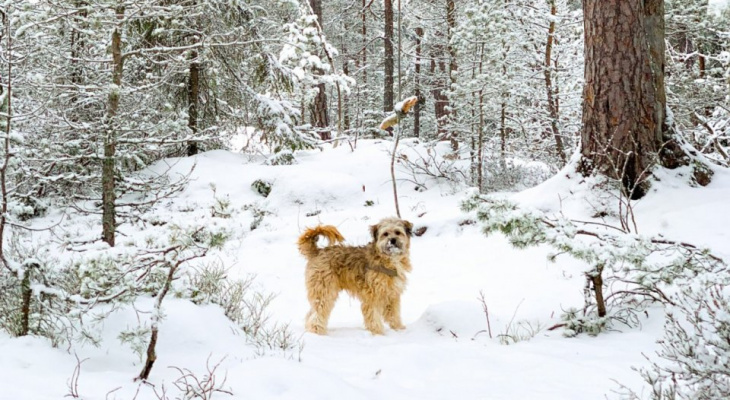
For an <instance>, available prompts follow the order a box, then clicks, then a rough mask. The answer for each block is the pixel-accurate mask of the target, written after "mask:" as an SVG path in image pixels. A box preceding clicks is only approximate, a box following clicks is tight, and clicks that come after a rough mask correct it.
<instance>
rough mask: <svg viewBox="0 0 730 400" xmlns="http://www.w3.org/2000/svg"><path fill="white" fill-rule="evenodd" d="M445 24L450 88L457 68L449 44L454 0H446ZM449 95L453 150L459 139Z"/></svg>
mask: <svg viewBox="0 0 730 400" xmlns="http://www.w3.org/2000/svg"><path fill="white" fill-rule="evenodd" d="M446 25H447V27H448V29H447V39H448V42H447V43H448V44H447V45H446V46H447V48H448V53H449V79H448V82H449V83H450V85H449V88H448V89H449V90H451V87H452V86H453V85H455V84H456V73H457V70H458V66H457V64H456V47H454V46H453V45H452V44H451V39H452V37H453V35H454V29H455V28H456V5H455V3H454V0H446ZM449 104H450V102H449V97H448V96H446V110H447V112H448V115H449V117H448V119H449V122H451V124H449V125H451V133H450V135H449V141H450V142H451V149H452V150H453V151H457V150H459V141H458V132H457V130H456V129H455V128H454V126H453V122H454V119H455V117H456V110H453V109H450V107H449Z"/></svg>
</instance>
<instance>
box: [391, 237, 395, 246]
mask: <svg viewBox="0 0 730 400" xmlns="http://www.w3.org/2000/svg"><path fill="white" fill-rule="evenodd" d="M390 244H392V245H394V246H395V244H396V241H395V238H393V239H390Z"/></svg>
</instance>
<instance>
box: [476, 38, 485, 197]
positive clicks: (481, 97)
mask: <svg viewBox="0 0 730 400" xmlns="http://www.w3.org/2000/svg"><path fill="white" fill-rule="evenodd" d="M483 65H484V44H482V45H481V46H480V47H479V76H482V73H483V72H482V71H483V70H482V68H483ZM483 151H484V89H483V88H482V89H479V136H478V140H477V159H478V162H477V165H478V168H479V171H477V185H478V186H477V187H478V188H479V193H482V191H483V190H484V154H483Z"/></svg>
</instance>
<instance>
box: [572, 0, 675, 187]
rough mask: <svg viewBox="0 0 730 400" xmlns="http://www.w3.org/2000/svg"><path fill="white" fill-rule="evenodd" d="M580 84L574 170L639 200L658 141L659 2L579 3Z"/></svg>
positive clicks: (661, 30)
mask: <svg viewBox="0 0 730 400" xmlns="http://www.w3.org/2000/svg"><path fill="white" fill-rule="evenodd" d="M583 12H584V24H585V87H584V90H583V118H582V122H583V128H582V131H581V155H582V160H581V164H580V170H581V171H582V172H583V174H585V175H588V174H591V173H593V172H598V173H601V174H604V175H606V176H608V177H609V178H612V179H617V180H620V181H621V182H622V185H623V187H624V188H625V190H626V193H627V195H629V197H630V198H632V199H638V198H641V197H642V196H643V195H644V194H645V193H646V190H647V185H648V182H647V178H648V176H649V174H650V172H651V169H652V167H653V165H654V160H655V156H656V155H657V151H658V150H659V147H660V145H661V144H662V141H663V124H664V122H665V121H664V119H665V115H664V110H665V104H666V95H665V92H664V74H663V71H664V14H663V12H664V5H663V0H583Z"/></svg>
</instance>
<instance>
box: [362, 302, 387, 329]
mask: <svg viewBox="0 0 730 400" xmlns="http://www.w3.org/2000/svg"><path fill="white" fill-rule="evenodd" d="M361 308H362V316H363V319H364V320H365V328H367V330H369V331H370V333H372V334H373V335H382V334H383V331H384V330H385V329H384V328H383V307H382V305H380V304H378V303H377V302H374V301H372V299H362V306H361Z"/></svg>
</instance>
